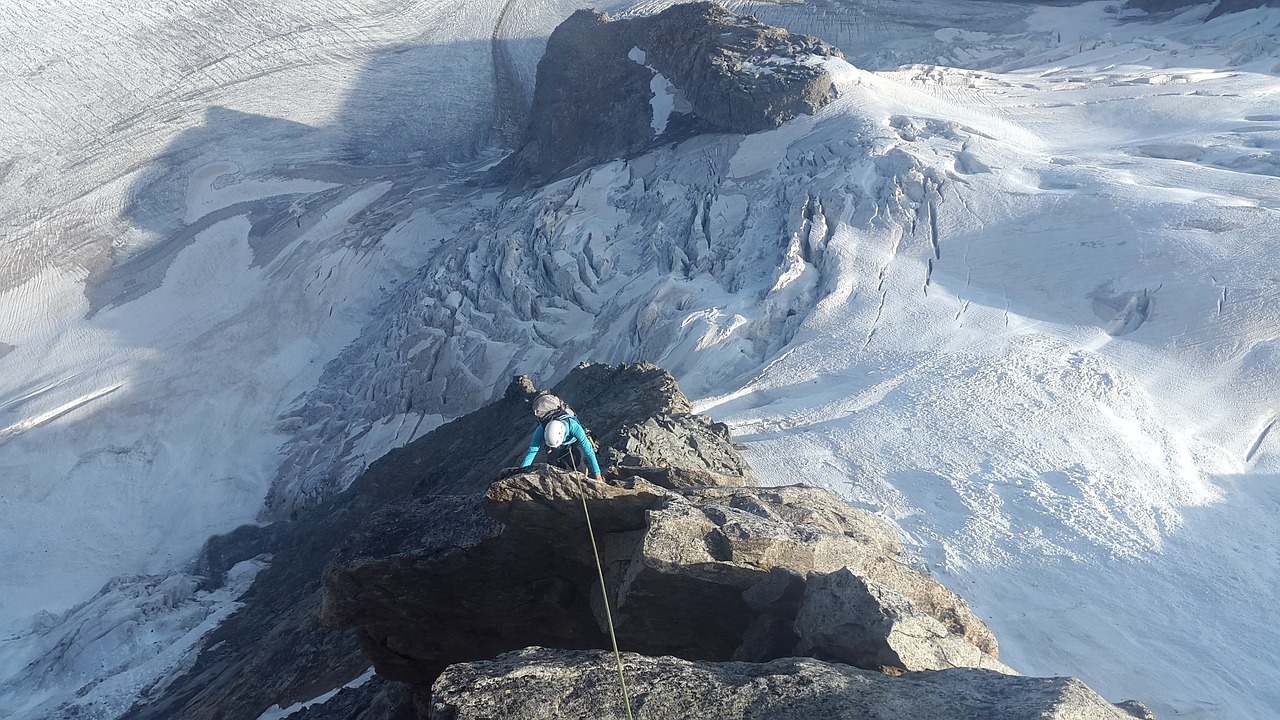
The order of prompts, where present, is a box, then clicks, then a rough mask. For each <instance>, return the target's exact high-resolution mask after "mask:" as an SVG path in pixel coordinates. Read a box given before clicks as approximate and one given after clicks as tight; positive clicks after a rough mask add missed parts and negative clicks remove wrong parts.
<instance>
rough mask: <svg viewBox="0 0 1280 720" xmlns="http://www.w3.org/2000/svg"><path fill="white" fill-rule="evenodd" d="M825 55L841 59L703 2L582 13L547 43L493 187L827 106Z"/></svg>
mask: <svg viewBox="0 0 1280 720" xmlns="http://www.w3.org/2000/svg"><path fill="white" fill-rule="evenodd" d="M828 57H843V55H842V54H841V53H840V51H839V50H837V49H836V48H834V47H832V46H831V45H828V44H827V43H824V42H822V41H821V40H818V39H817V38H813V37H810V36H807V35H797V34H792V33H788V32H787V31H786V30H783V29H781V28H776V27H770V26H768V25H765V24H763V23H761V22H759V21H758V20H756V19H755V18H752V17H746V16H739V15H734V14H733V13H730V12H729V11H727V10H725V9H724V8H722V7H720V6H719V5H715V4H713V3H709V2H698V3H687V4H681V5H673V6H671V7H669V8H667V9H666V10H664V11H662V12H660V13H658V14H656V15H649V16H638V17H629V18H625V19H619V20H613V19H611V18H609V16H608V15H605V14H603V13H600V12H596V11H592V10H579V11H578V12H575V13H574V14H573V15H571V16H570V17H569V18H568V19H567V20H565V21H564V22H563V23H561V24H560V26H558V27H557V28H556V30H555V31H554V32H553V33H552V34H551V37H550V38H549V39H548V41H547V50H546V53H545V54H544V55H543V57H542V59H541V61H539V63H538V71H537V79H536V83H535V86H534V97H533V105H532V107H531V108H530V114H529V121H528V125H527V127H526V129H525V132H524V136H523V139H522V141H521V144H520V146H519V148H518V149H517V150H516V151H515V152H514V153H512V154H511V155H510V156H508V158H507V159H506V160H504V161H503V163H502V164H500V165H499V166H498V168H496V170H495V177H496V178H497V179H499V180H509V181H510V182H512V183H514V184H516V185H520V186H528V185H537V184H542V183H544V182H547V181H549V180H552V179H555V178H556V177H558V176H561V175H563V174H564V173H566V172H568V171H571V170H573V169H577V168H580V167H585V166H586V165H588V164H595V163H599V162H604V161H607V160H610V159H614V158H620V157H630V156H633V155H636V154H639V153H641V152H643V151H645V150H647V149H649V148H651V147H653V145H654V144H655V143H658V142H668V141H672V140H678V139H681V138H684V137H688V136H689V135H691V134H695V133H699V132H732V133H752V132H758V131H761V130H767V129H771V128H775V127H777V126H779V125H781V124H782V123H783V122H785V121H787V120H790V119H791V118H794V117H796V116H797V115H800V114H812V113H813V112H814V111H816V110H817V109H818V108H820V107H822V106H823V105H825V104H826V103H827V102H828V101H829V100H830V99H831V90H832V82H831V76H830V75H829V74H828V73H827V72H826V70H824V69H823V67H822V64H821V62H820V61H821V59H822V58H828Z"/></svg>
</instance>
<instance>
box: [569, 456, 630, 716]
mask: <svg viewBox="0 0 1280 720" xmlns="http://www.w3.org/2000/svg"><path fill="white" fill-rule="evenodd" d="M568 452H569V464H570V465H571V466H572V467H573V477H574V479H575V480H576V481H577V483H578V497H579V498H581V499H582V514H583V516H584V517H586V519H587V534H588V535H589V536H591V552H593V553H595V556H596V573H598V574H599V575H600V599H601V600H604V617H605V619H606V620H608V622H609V639H610V640H611V641H613V657H614V660H616V661H617V662H618V682H620V683H622V701H623V702H624V703H626V705H627V720H635V718H634V716H633V715H632V714H631V695H630V694H629V693H628V692H627V677H626V675H625V674H623V672H622V653H621V652H619V650H618V633H617V632H616V631H615V630H614V629H613V613H612V612H611V611H610V610H609V592H608V591H607V590H605V587H604V565H603V564H601V562H600V547H599V546H598V545H596V532H595V530H593V529H592V528H591V512H590V511H589V510H587V490H586V488H585V487H584V486H583V484H582V477H583V476H584V475H586V473H585V472H579V471H578V458H577V456H575V455H574V453H573V450H572V449H571V448H570V449H569V450H568Z"/></svg>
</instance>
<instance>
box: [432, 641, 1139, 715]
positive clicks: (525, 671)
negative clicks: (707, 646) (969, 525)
mask: <svg viewBox="0 0 1280 720" xmlns="http://www.w3.org/2000/svg"><path fill="white" fill-rule="evenodd" d="M622 662H623V668H624V675H625V677H626V680H627V686H628V691H629V693H630V697H631V701H632V707H633V708H634V716H635V718H636V719H637V720H667V719H668V718H717V720H765V719H766V718H767V720H831V719H832V718H859V719H860V720H903V719H904V718H929V719H930V720H974V719H975V718H992V719H995V718H999V720H1044V718H1054V719H1055V720H1133V718H1135V717H1136V718H1144V717H1151V716H1150V714H1149V713H1147V712H1146V710H1145V708H1144V707H1142V706H1141V705H1138V704H1132V705H1128V706H1127V707H1124V708H1122V707H1120V706H1116V705H1112V704H1110V703H1108V702H1107V701H1106V700H1103V699H1102V698H1101V697H1099V696H1098V694H1097V693H1095V692H1093V691H1092V690H1090V689H1089V688H1088V687H1087V686H1086V685H1085V684H1084V683H1082V682H1080V681H1079V680H1076V679H1074V678H1027V677H1017V676H1010V675H1003V674H1000V673H995V672H991V671H988V670H977V669H955V670H946V671H941V672H920V673H907V674H905V675H901V676H897V677H894V676H888V675H883V674H880V673H875V672H869V671H866V670H859V669H857V668H852V667H849V666H846V665H831V664H828V663H823V662H818V661H815V660H810V659H806V658H784V659H779V660H774V661H772V662H768V663H742V662H729V663H706V662H689V661H686V660H680V659H677V658H671V657H660V658H654V657H644V656H639V655H633V654H630V653H628V654H624V655H623V656H622ZM427 717H429V718H431V719H432V720H544V719H545V720H553V719H554V720H602V719H604V718H623V717H627V713H626V708H625V705H624V702H623V698H622V693H621V691H620V684H619V680H618V674H617V666H616V664H615V661H614V658H613V656H612V654H611V653H606V652H600V651H588V652H567V651H561V650H549V649H545V648H528V649H525V650H521V651H518V652H513V653H510V654H507V655H503V656H501V657H498V658H496V659H493V660H488V661H483V662H475V663H468V664H464V665H454V666H452V667H450V668H448V669H447V670H446V671H445V672H444V674H443V675H441V676H440V679H439V680H437V681H436V684H435V688H434V693H433V696H432V700H431V705H430V712H429V714H428V716H427Z"/></svg>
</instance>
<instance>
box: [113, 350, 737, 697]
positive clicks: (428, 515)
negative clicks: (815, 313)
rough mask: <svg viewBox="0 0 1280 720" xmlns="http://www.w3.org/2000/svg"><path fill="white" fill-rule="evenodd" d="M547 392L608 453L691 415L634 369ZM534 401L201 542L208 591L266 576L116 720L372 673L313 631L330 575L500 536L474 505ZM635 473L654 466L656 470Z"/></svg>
mask: <svg viewBox="0 0 1280 720" xmlns="http://www.w3.org/2000/svg"><path fill="white" fill-rule="evenodd" d="M551 389H552V390H553V391H554V392H556V393H557V394H559V395H560V396H561V397H563V398H565V399H566V400H567V401H568V402H569V403H570V404H572V405H573V406H574V407H575V408H577V409H578V412H579V414H580V415H581V416H582V418H583V422H584V423H585V424H586V425H587V426H588V427H589V428H591V429H592V430H593V431H594V432H595V433H596V434H597V436H598V437H599V438H600V439H601V440H602V442H604V443H605V444H606V445H608V444H609V443H614V442H620V441H621V440H620V439H621V438H622V437H623V435H624V434H634V433H635V432H637V430H636V428H638V427H639V426H641V425H643V424H644V423H645V422H646V421H648V420H650V419H653V418H660V419H663V422H664V423H678V422H681V420H679V418H680V417H681V416H683V415H687V414H689V413H690V411H691V407H690V404H689V400H688V398H686V397H685V396H684V394H683V393H681V392H680V389H679V387H678V386H677V385H676V382H675V379H674V378H672V377H671V375H670V374H669V373H667V372H666V371H664V370H662V369H661V368H659V367H657V366H655V365H649V364H644V363H640V364H633V365H617V366H610V365H585V366H582V367H579V368H577V369H575V370H573V371H572V372H571V373H570V374H569V375H568V376H567V377H566V378H565V380H563V381H562V382H561V383H559V384H557V385H556V386H555V387H554V388H551ZM534 392H535V388H534V385H533V383H532V382H530V380H529V379H528V378H525V377H518V378H516V379H515V380H513V381H512V382H511V384H510V386H509V387H508V388H507V390H506V392H505V394H504V395H503V397H501V398H499V399H498V400H497V401H495V402H493V403H490V404H489V405H486V406H485V407H483V408H481V409H479V410H477V411H475V412H473V413H470V414H468V415H465V416H463V417H461V418H458V419H457V420H455V421H453V422H450V423H448V424H446V425H444V426H442V427H440V428H438V429H437V430H435V431H433V432H431V433H428V434H427V435H426V436H424V437H423V438H421V439H419V440H417V441H415V442H413V443H411V444H409V445H407V446H405V447H403V448H399V449H397V450H393V451H392V452H390V453H388V454H387V455H386V456H385V457H383V458H381V459H380V460H378V461H377V462H375V463H373V464H372V465H371V466H370V468H369V470H368V471H366V472H365V473H364V474H363V475H362V476H361V477H360V478H359V479H357V480H356V481H355V482H354V483H353V484H352V486H351V487H350V488H349V489H348V490H347V491H346V492H343V493H341V494H339V495H337V496H335V497H333V498H330V499H329V500H327V501H325V502H324V503H321V504H320V505H317V506H315V507H312V508H308V509H305V510H301V511H299V512H297V513H296V515H295V517H294V518H293V519H291V520H287V521H280V522H277V523H274V524H273V525H271V526H269V527H267V528H261V529H254V528H246V529H242V530H239V531H236V532H235V533H232V534H230V535H228V536H223V537H221V538H217V539H215V540H213V541H211V542H210V543H209V545H208V548H207V550H206V553H205V556H204V557H203V558H202V559H201V560H200V562H199V564H198V567H199V569H200V570H201V572H203V573H204V574H205V575H206V576H207V577H208V578H209V581H208V586H209V587H216V586H217V585H218V584H220V582H221V576H222V574H223V573H224V572H225V571H226V569H227V568H229V567H230V566H231V565H233V564H235V563H236V562H239V561H240V560H245V559H248V558H251V557H255V556H260V555H264V554H265V555H269V556H271V558H272V561H271V564H270V565H269V566H268V567H267V568H265V569H264V570H262V571H261V572H260V573H259V574H258V576H257V579H256V580H255V581H254V584H253V586H252V587H251V588H250V589H249V591H248V592H247V593H246V594H245V595H244V596H243V597H242V598H241V602H242V603H243V604H244V607H243V608H241V609H240V610H239V611H238V612H237V613H235V614H234V615H232V616H231V617H230V618H229V619H228V620H227V621H226V622H224V623H223V624H222V625H221V626H220V627H219V628H218V629H217V630H215V631H214V632H213V633H211V634H210V636H209V638H208V639H207V641H206V644H205V649H203V650H202V651H201V652H200V653H199V654H198V656H197V657H196V658H195V661H194V663H193V665H192V666H191V667H190V669H189V670H187V672H186V674H185V675H182V676H180V677H178V678H175V679H174V680H173V681H172V682H170V683H167V684H165V685H163V686H158V687H156V688H152V689H151V690H149V691H147V692H145V693H144V694H143V697H142V700H141V701H140V702H139V703H138V704H137V705H136V706H135V707H134V708H132V709H131V710H130V711H129V712H128V713H126V715H125V718H128V719H129V720H171V719H172V718H183V719H184V720H213V719H215V718H242V717H243V718H256V717H258V716H259V715H260V714H261V713H262V712H263V711H264V710H266V709H267V708H268V707H271V706H272V705H277V704H278V705H280V706H281V707H285V706H288V705H291V704H293V703H296V702H300V701H304V700H308V699H311V698H314V697H316V696H317V695H320V694H321V693H324V692H327V691H329V690H332V689H333V688H335V687H338V686H341V685H343V684H344V683H346V682H348V681H350V680H353V679H354V678H356V677H358V676H359V675H360V674H361V673H363V672H364V671H365V670H366V669H367V668H368V667H369V665H370V662H369V659H368V658H367V657H365V655H364V654H363V653H362V652H361V649H360V645H359V643H358V642H357V640H358V638H357V637H356V634H354V633H351V632H348V631H335V630H333V629H330V628H327V627H325V626H324V625H322V624H321V623H320V622H318V620H317V617H318V615H319V610H320V599H321V581H322V577H323V574H324V570H325V568H326V566H328V565H331V564H333V563H343V562H348V561H351V560H353V559H354V558H355V557H357V556H365V557H378V556H385V555H392V554H396V553H418V554H419V555H430V554H437V553H448V552H465V551H466V549H467V548H471V547H473V546H475V545H477V544H479V543H481V542H483V541H485V540H486V539H489V538H491V537H494V536H496V535H497V534H498V533H499V532H500V531H501V529H502V525H501V524H500V523H498V522H497V521H495V520H493V519H492V518H491V517H489V516H488V515H487V514H485V512H484V498H483V493H484V491H485V489H486V488H487V487H488V486H489V485H490V483H492V482H493V480H494V478H495V477H497V476H498V475H499V472H500V470H501V469H502V468H504V467H510V466H512V465H515V464H516V463H517V462H518V461H519V459H520V457H521V456H522V454H523V452H524V450H525V448H526V446H527V444H528V441H529V437H530V435H532V433H533V428H534V420H533V418H532V415H531V414H530V411H529V407H528V399H529V398H530V397H531V396H532V395H533V393H534ZM708 443H710V440H708ZM726 448H727V449H728V450H726ZM731 450H732V447H731V445H730V443H729V441H728V440H727V439H721V440H719V441H717V442H716V443H710V444H706V443H704V450H703V451H701V452H705V453H706V454H707V457H708V458H716V457H721V456H722V455H723V454H724V453H725V452H728V451H731ZM698 452H700V451H696V450H693V449H690V450H689V453H692V454H684V455H681V456H680V458H679V462H680V463H682V464H687V465H688V466H689V467H691V468H694V469H702V470H703V471H704V472H710V471H711V469H712V468H717V467H722V465H721V463H720V462H719V461H711V460H708V461H707V462H706V463H702V464H699V463H698V462H697V461H696V457H697V454H698ZM636 462H643V463H646V464H648V465H654V466H659V465H661V464H662V463H663V462H664V458H663V457H662V456H659V455H649V456H645V457H643V458H636ZM741 467H742V469H743V470H744V471H745V468H746V465H745V463H743V464H742V465H741ZM410 590H413V589H410ZM584 602H585V601H584ZM503 649H504V650H505V649H510V647H508V646H504V647H503ZM496 652H497V651H495V653H496ZM317 712H319V711H318V710H317ZM367 717H370V718H372V717H373V716H367Z"/></svg>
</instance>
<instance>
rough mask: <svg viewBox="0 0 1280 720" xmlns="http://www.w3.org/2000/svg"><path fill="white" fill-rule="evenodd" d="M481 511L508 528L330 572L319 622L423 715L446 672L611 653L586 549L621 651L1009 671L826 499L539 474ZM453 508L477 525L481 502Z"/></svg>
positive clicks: (869, 520) (883, 543)
mask: <svg viewBox="0 0 1280 720" xmlns="http://www.w3.org/2000/svg"><path fill="white" fill-rule="evenodd" d="M584 506H585V508H586V510H587V512H584ZM483 508H484V512H485V513H487V514H488V516H489V517H492V518H494V519H496V520H497V521H498V522H500V523H502V524H503V525H504V527H503V528H502V529H501V531H500V532H496V533H493V534H492V535H491V536H490V537H488V538H487V539H484V540H482V541H481V542H479V543H476V544H474V545H467V546H457V547H450V548H442V547H440V546H439V545H437V544H432V543H428V544H425V545H422V546H421V547H418V548H415V547H413V546H412V545H410V544H406V543H405V542H403V541H401V542H397V543H392V544H389V545H388V544H382V545H376V544H373V543H367V544H365V545H364V547H362V548H361V549H360V551H359V552H357V553H355V556H354V557H353V559H351V560H350V561H347V562H340V563H336V564H334V565H333V566H331V567H330V568H329V569H328V570H327V571H326V573H325V589H324V603H323V606H322V609H321V614H320V617H321V620H322V621H323V622H324V623H325V624H327V625H329V626H331V627H336V628H352V629H354V630H355V631H356V634H357V637H358V638H359V641H360V645H361V647H362V648H363V649H364V652H365V654H366V655H367V656H368V657H369V658H370V659H371V660H372V661H373V663H374V666H375V667H376V668H377V670H378V673H379V674H380V675H382V676H384V677H388V678H391V679H395V680H400V681H402V682H406V683H409V684H410V685H412V686H414V689H415V695H416V696H417V698H418V702H419V705H420V706H424V705H425V704H426V703H427V697H428V694H429V687H430V685H431V683H432V682H433V681H434V680H435V678H436V677H437V676H438V675H439V673H441V672H442V671H443V670H444V668H445V667H446V666H448V665H450V664H453V663H458V662H468V661H475V660H481V659H484V658H489V657H493V656H494V655H497V654H499V653H503V652H508V651H512V650H517V649H519V648H522V647H526V646H529V645H542V646H549V647H558V648H568V649H586V648H601V647H607V643H608V638H609V635H608V630H609V618H610V615H609V613H606V611H605V607H604V604H603V597H605V593H602V591H601V588H600V584H599V579H598V578H599V574H600V570H598V569H597V567H596V564H595V563H596V551H595V549H593V547H592V541H593V540H594V541H595V543H596V548H598V550H599V553H600V557H601V563H602V570H603V575H604V579H605V587H606V588H607V595H608V598H609V604H610V607H611V608H612V609H613V611H614V612H613V613H612V615H611V617H612V621H613V625H614V629H615V630H616V636H617V639H618V642H619V644H620V645H621V646H622V647H623V648H625V649H628V650H631V651H634V652H640V653H644V654H648V655H674V656H677V657H682V658H686V659H691V660H718V661H728V660H734V659H738V660H751V661H768V660H773V659H776V658H779V657H784V656H788V655H795V654H797V653H808V654H811V655H814V656H817V657H821V658H823V659H829V660H835V661H839V662H843V663H848V664H852V665H858V666H861V667H865V668H867V669H871V670H890V671H894V672H902V671H907V670H920V669H935V668H946V667H954V666H973V667H986V668H993V669H997V670H1001V671H1005V672H1009V671H1008V669H1007V668H1005V667H1004V666H1003V665H1001V664H1000V663H999V662H998V660H997V659H996V654H997V650H996V644H995V638H994V637H993V636H992V635H991V633H990V631H989V630H988V629H987V628H986V626H985V625H984V624H983V623H982V622H981V621H980V620H978V618H976V617H975V616H974V615H973V613H972V611H971V610H970V609H969V607H968V606H967V605H966V604H965V602H964V600H963V599H961V598H959V597H958V596H956V595H954V594H953V593H951V592H950V591H948V590H947V589H946V588H944V587H942V586H941V585H940V584H939V583H937V581H935V580H933V579H932V578H929V577H927V576H925V575H922V574H920V573H919V572H917V571H915V570H912V569H911V568H910V567H909V566H907V565H905V564H903V563H902V562H901V560H900V557H899V556H900V555H901V553H902V547H901V544H900V543H899V542H898V540H897V537H896V535H895V534H894V531H893V529H892V528H891V527H889V526H888V525H887V524H886V523H884V522H883V521H881V520H879V519H878V518H876V517H875V516H874V515H872V514H871V513H868V512H866V511H863V510H860V509H857V508H853V507H850V506H849V505H847V504H845V503H842V502H841V501H840V500H839V499H838V498H836V497H834V496H832V495H831V494H830V493H828V492H826V491H823V490H818V489H815V488H807V487H786V488H746V487H739V488H725V487H708V488H683V489H680V490H675V491H673V490H668V489H665V488H662V487H659V486H657V485H654V484H652V483H650V482H648V481H646V480H644V479H643V478H641V477H627V478H619V479H616V480H611V481H609V482H596V481H589V480H587V479H585V478H584V477H583V476H582V475H580V474H574V473H569V472H565V471H561V470H558V469H556V468H551V467H545V466H544V467H537V468H533V469H530V470H529V471H525V472H518V473H513V474H509V475H508V476H507V477H504V478H502V479H501V480H499V481H497V482H495V483H494V484H493V485H492V486H491V487H490V488H489V490H488V491H487V492H486V493H485V496H484V503H483ZM451 512H452V513H454V515H453V520H452V521H453V522H456V523H458V524H460V525H463V526H470V527H484V523H482V522H480V521H479V520H477V519H476V518H475V517H474V516H475V515H476V514H477V513H478V512H479V510H478V506H475V505H461V504H457V503H455V505H454V506H453V507H452V509H451ZM395 515H396V517H395V518H392V519H386V520H384V521H383V522H385V523H388V524H390V525H394V526H395V527H397V531H396V532H395V536H396V537H399V538H414V537H416V536H417V534H416V533H415V532H413V531H412V529H411V528H410V527H408V526H407V525H408V524H411V523H406V522H405V521H404V518H406V517H408V518H409V519H410V520H412V518H413V517H415V516H421V517H422V518H423V519H424V521H425V520H426V519H427V518H431V517H436V516H438V515H439V513H438V512H435V511H431V510H430V509H429V508H423V509H415V508H414V507H413V506H408V507H406V508H401V509H399V510H397V511H396V512H395ZM588 517H589V518H590V531H588V526H587V518H588ZM402 526H403V527H402ZM850 578H852V579H853V580H852V581H851V580H850ZM859 629H862V630H863V636H859V635H858V632H859Z"/></svg>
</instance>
